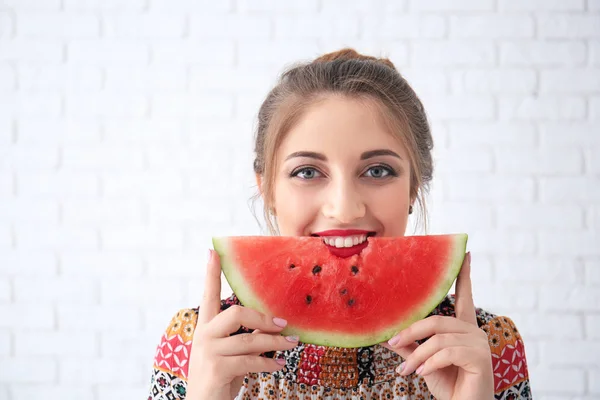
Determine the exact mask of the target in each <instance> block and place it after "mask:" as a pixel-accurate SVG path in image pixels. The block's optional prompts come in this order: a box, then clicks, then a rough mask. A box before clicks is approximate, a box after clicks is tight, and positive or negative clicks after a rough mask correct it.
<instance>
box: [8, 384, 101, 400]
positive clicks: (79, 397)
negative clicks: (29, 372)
mask: <svg viewBox="0 0 600 400" xmlns="http://www.w3.org/2000/svg"><path fill="white" fill-rule="evenodd" d="M11 387H12V388H13V392H12V393H13V397H12V398H11V400H30V399H43V398H48V399H64V400H75V399H76V400H95V399H96V398H95V397H94V388H93V387H92V386H89V385H88V386H81V385H72V384H71V385H61V384H57V383H55V382H53V383H51V384H50V383H48V384H36V385H26V386H22V385H18V384H17V385H14V384H13V385H11Z"/></svg>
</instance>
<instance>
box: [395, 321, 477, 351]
mask: <svg viewBox="0 0 600 400" xmlns="http://www.w3.org/2000/svg"><path fill="white" fill-rule="evenodd" d="M477 331H478V328H477V327H474V326H473V325H471V324H469V323H465V321H462V320H459V319H457V318H454V317H446V316H440V315H434V316H431V317H427V318H425V319H422V320H419V321H417V322H415V323H414V324H412V325H411V326H409V327H408V328H406V329H404V330H402V331H400V332H399V333H398V334H397V335H396V336H394V337H393V338H391V339H390V340H389V341H388V344H390V345H391V346H392V347H403V346H406V345H407V344H410V343H413V342H416V341H418V340H422V339H425V338H428V337H431V336H433V335H437V334H443V333H472V332H477Z"/></svg>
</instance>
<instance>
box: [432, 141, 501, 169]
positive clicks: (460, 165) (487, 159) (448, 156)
mask: <svg viewBox="0 0 600 400" xmlns="http://www.w3.org/2000/svg"><path fill="white" fill-rule="evenodd" d="M462 150H463V152H462V154H461V153H458V152H456V151H451V150H450V151H444V150H441V149H440V150H438V151H437V152H436V153H435V155H434V159H435V164H436V167H437V169H438V173H439V174H443V175H454V174H456V173H461V172H473V173H488V172H492V169H493V165H494V160H493V155H492V151H491V150H490V149H487V148H485V147H474V146H470V147H468V148H465V149H462ZM467 155H468V156H467Z"/></svg>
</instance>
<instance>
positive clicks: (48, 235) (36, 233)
mask: <svg viewBox="0 0 600 400" xmlns="http://www.w3.org/2000/svg"><path fill="white" fill-rule="evenodd" d="M15 235H16V241H17V249H19V250H65V249H78V250H84V249H85V250H94V249H96V248H97V247H98V237H97V234H96V232H95V230H94V229H91V228H73V227H63V226H56V225H46V224H44V225H40V224H24V223H23V224H20V225H18V226H17V227H16V228H15Z"/></svg>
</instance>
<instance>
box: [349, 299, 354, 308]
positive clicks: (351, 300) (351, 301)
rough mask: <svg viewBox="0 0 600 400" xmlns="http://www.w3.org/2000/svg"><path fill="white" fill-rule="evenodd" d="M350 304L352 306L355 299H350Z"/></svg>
mask: <svg viewBox="0 0 600 400" xmlns="http://www.w3.org/2000/svg"><path fill="white" fill-rule="evenodd" d="M348 305H349V306H350V307H352V306H353V305H354V299H350V300H348Z"/></svg>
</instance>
